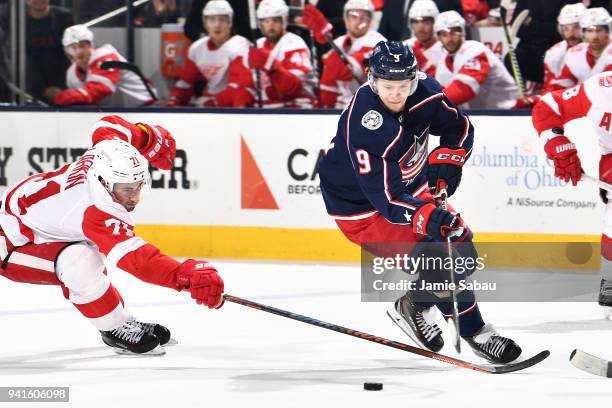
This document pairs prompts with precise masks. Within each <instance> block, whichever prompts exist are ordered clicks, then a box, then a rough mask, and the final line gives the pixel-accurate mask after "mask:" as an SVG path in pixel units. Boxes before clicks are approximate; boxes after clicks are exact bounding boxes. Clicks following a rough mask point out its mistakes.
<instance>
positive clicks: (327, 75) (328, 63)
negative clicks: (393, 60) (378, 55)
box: [320, 30, 386, 109]
mask: <svg viewBox="0 0 612 408" xmlns="http://www.w3.org/2000/svg"><path fill="white" fill-rule="evenodd" d="M385 40H386V39H385V37H383V36H382V34H380V33H379V32H378V31H373V30H370V31H368V32H367V33H365V34H364V35H363V36H361V37H359V38H351V37H350V36H349V35H348V34H345V35H341V36H340V37H338V38H336V39H335V40H334V43H335V44H336V45H337V46H338V47H339V48H340V49H341V50H343V51H344V53H345V54H347V56H348V57H349V62H350V64H351V69H350V71H351V73H349V74H348V75H346V71H348V70H347V69H346V67H345V65H344V63H343V62H342V61H341V60H339V59H337V58H330V57H335V56H334V55H332V53H334V54H335V51H334V50H330V51H329V52H328V53H326V54H325V55H324V56H323V72H322V75H321V82H320V89H321V103H322V105H323V106H324V107H335V108H338V109H342V108H344V107H345V106H347V105H348V104H349V102H350V101H351V98H352V97H353V94H354V93H355V91H357V89H358V88H359V87H360V86H361V84H363V83H364V82H365V81H366V79H367V77H366V74H365V70H364V67H363V60H364V58H366V57H369V54H370V53H371V52H372V50H373V49H374V46H375V45H376V44H378V42H379V41H385Z"/></svg>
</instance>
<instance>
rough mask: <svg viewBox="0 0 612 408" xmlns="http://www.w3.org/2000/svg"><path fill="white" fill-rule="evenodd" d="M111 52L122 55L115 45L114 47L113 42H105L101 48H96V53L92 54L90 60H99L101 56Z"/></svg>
mask: <svg viewBox="0 0 612 408" xmlns="http://www.w3.org/2000/svg"><path fill="white" fill-rule="evenodd" d="M110 54H115V55H117V56H119V55H120V54H119V51H117V49H116V48H115V47H113V46H112V45H111V44H104V45H103V46H101V47H100V48H96V50H95V51H94V53H93V54H92V55H91V59H90V61H95V60H97V59H98V58H100V57H104V56H106V55H110Z"/></svg>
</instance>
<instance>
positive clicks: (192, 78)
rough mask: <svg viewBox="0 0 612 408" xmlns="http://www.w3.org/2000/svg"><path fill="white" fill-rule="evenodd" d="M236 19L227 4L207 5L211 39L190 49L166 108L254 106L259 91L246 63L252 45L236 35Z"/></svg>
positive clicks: (214, 1) (205, 12) (205, 11)
mask: <svg viewBox="0 0 612 408" xmlns="http://www.w3.org/2000/svg"><path fill="white" fill-rule="evenodd" d="M233 15H234V9H232V6H231V5H230V4H229V3H228V2H227V1H226V0H211V1H209V2H208V3H206V6H205V7H204V9H203V10H202V18H203V24H204V28H205V29H206V32H207V33H208V35H207V36H205V37H202V38H200V39H199V40H197V41H196V42H194V43H193V44H191V46H189V51H188V54H187V59H186V60H185V65H184V66H183V69H182V71H181V75H180V77H179V80H178V81H177V82H176V83H175V84H174V86H173V87H172V90H171V92H170V98H169V99H168V100H167V101H166V103H165V105H166V106H168V107H173V106H181V105H188V104H193V105H195V106H211V107H212V106H219V107H231V108H242V107H245V106H248V105H249V104H250V103H251V101H252V99H253V96H252V95H254V94H255V91H254V90H253V89H252V88H251V86H250V83H251V71H249V69H248V68H247V67H246V65H245V61H244V59H245V58H246V56H247V55H248V52H249V47H250V43H249V41H248V40H247V39H246V38H244V37H242V36H240V35H237V34H234V33H233V31H232V18H233ZM199 81H204V82H205V84H206V85H205V88H204V91H203V93H202V94H201V95H194V85H195V83H196V82H199ZM194 96H195V97H194ZM192 97H194V98H193V99H192Z"/></svg>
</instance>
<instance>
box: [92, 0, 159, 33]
mask: <svg viewBox="0 0 612 408" xmlns="http://www.w3.org/2000/svg"><path fill="white" fill-rule="evenodd" d="M148 1H150V0H136V1H135V2H134V4H133V6H134V7H138V6H140V5H141V4H144V3H146V2H148ZM126 11H127V6H123V7H119V8H118V9H116V10H113V11H110V12H108V13H106V14H102V15H101V16H100V17H96V18H94V19H93V20H89V21H88V22H86V23H83V25H84V26H85V27H91V26H92V25H96V24H98V23H101V22H103V21H105V20H108V19H109V18H112V17H115V16H117V15H119V14H122V13H125V12H126Z"/></svg>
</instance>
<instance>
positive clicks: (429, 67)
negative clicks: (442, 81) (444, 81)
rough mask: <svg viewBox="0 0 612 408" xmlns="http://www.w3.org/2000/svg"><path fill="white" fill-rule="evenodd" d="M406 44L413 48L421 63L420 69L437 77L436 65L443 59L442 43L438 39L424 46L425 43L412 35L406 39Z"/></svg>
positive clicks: (419, 63) (418, 61)
mask: <svg viewBox="0 0 612 408" xmlns="http://www.w3.org/2000/svg"><path fill="white" fill-rule="evenodd" d="M404 44H408V45H409V46H410V48H412V52H413V53H414V56H415V57H416V59H417V64H418V65H419V70H420V71H421V72H425V73H426V74H427V75H429V76H432V77H435V75H436V65H437V64H438V62H439V61H440V60H441V59H442V48H443V47H442V43H441V42H440V41H436V42H434V43H433V44H431V45H430V46H429V47H427V48H424V47H423V44H422V43H421V42H420V41H419V40H417V39H416V37H412V38H409V39H407V40H406V41H404Z"/></svg>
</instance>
